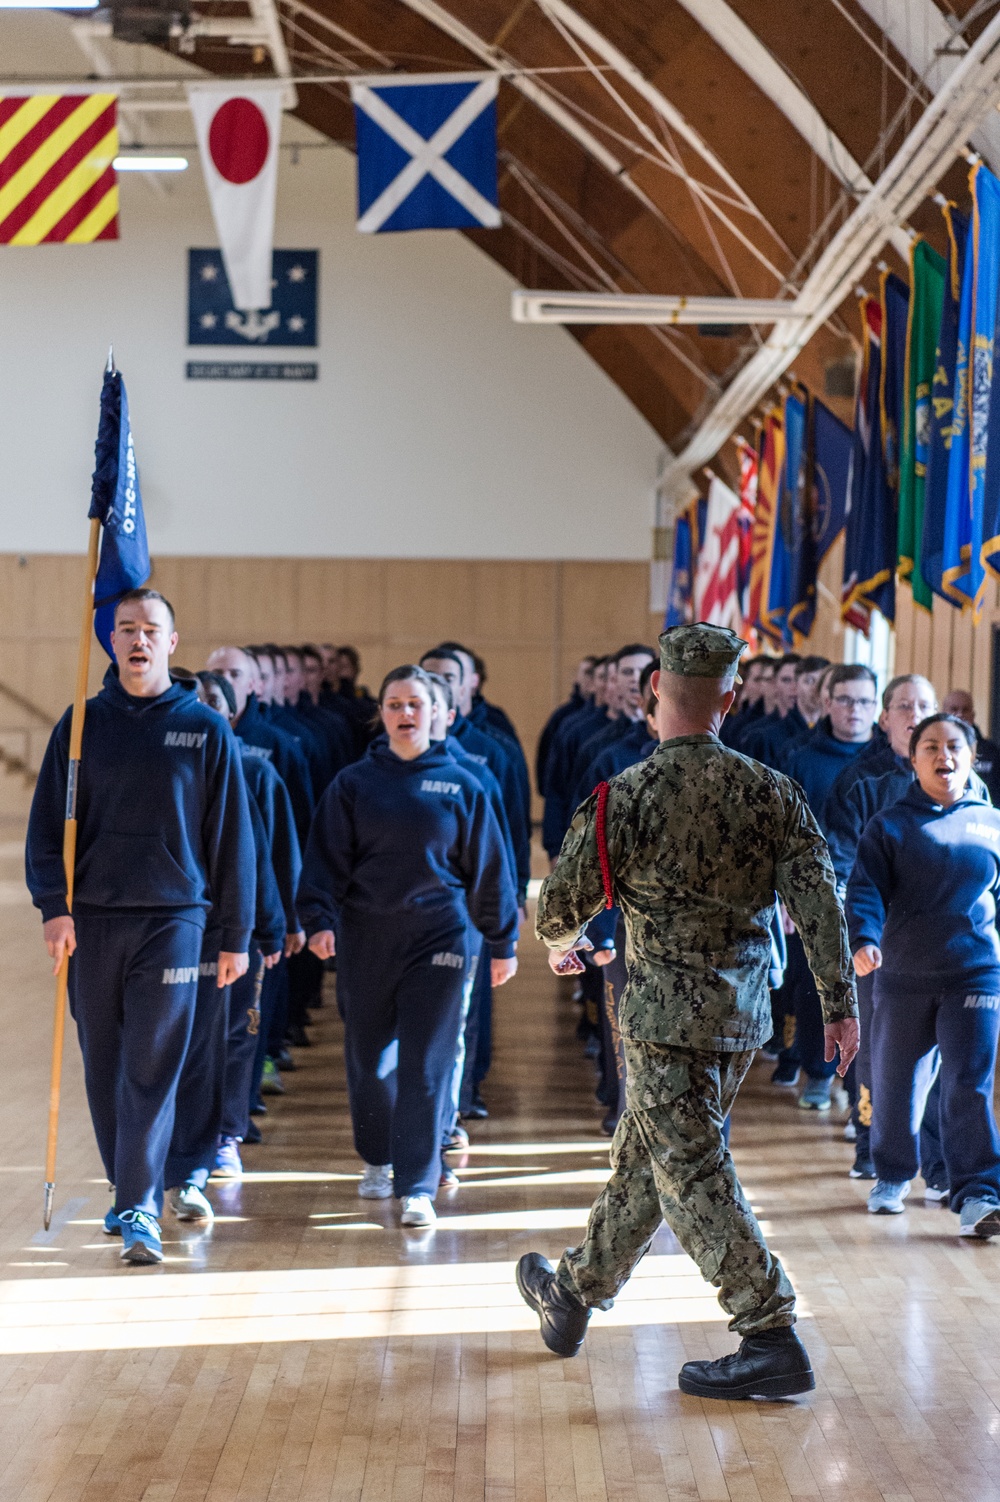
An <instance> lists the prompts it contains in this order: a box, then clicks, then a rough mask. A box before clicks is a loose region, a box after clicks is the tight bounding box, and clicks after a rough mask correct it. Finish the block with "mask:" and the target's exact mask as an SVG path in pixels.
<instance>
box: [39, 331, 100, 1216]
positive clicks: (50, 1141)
mask: <svg viewBox="0 0 1000 1502" xmlns="http://www.w3.org/2000/svg"><path fill="white" fill-rule="evenodd" d="M107 368H108V370H109V371H113V370H114V368H115V365H114V354H113V353H112V352H111V351H109V352H108V365H107ZM100 545H101V521H100V518H99V517H96V516H95V517H92V518H91V521H90V545H89V547H88V549H87V587H86V589H85V591H84V596H83V616H82V619H81V622H80V646H79V649H78V652H77V659H76V693H75V694H74V696H73V717H72V719H71V720H70V727H69V767H68V768H67V774H66V822H65V824H64V825H63V869H64V871H65V873H66V907H67V909H68V911H69V912H70V913H72V911H73V885H74V878H75V876H76V795H77V790H78V785H79V777H80V752H81V750H82V748H83V721H84V716H85V715H86V712H87V679H88V677H89V674H90V643H91V640H92V638H93V635H94V581H95V579H96V578H97V559H98V554H99V552H100ZM68 983H69V955H68V954H64V955H63V961H62V964H61V965H60V966H59V971H58V974H57V975H56V1004H55V1018H54V1022H53V1027H52V1068H51V1072H50V1075H49V1129H48V1138H47V1141H46V1144H45V1216H44V1220H45V1229H46V1230H48V1229H49V1226H50V1225H51V1223H52V1204H53V1201H54V1199H55V1193H56V1148H57V1146H58V1143H59V1101H60V1096H61V1092H62V1064H63V1040H64V1038H65V1036H66V989H67V986H68Z"/></svg>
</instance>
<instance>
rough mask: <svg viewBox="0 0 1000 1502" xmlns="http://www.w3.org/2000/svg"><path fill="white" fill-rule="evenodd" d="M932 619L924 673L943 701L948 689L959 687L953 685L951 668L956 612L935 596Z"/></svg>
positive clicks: (923, 612) (921, 612) (923, 613)
mask: <svg viewBox="0 0 1000 1502" xmlns="http://www.w3.org/2000/svg"><path fill="white" fill-rule="evenodd" d="M920 614H921V615H926V614H927V612H926V611H925V610H922V611H920ZM932 618H933V628H932V631H931V650H930V656H929V659H928V665H927V670H926V671H927V676H928V678H929V679H930V680H931V682H932V683H933V685H934V687H935V688H936V689H937V693H938V698H939V699H943V698H944V696H945V694H946V693H947V692H948V690H949V689H950V688H955V687H956V686H959V685H956V683H955V672H954V668H953V666H952V640H953V626H954V622H955V620H957V619H958V612H957V611H956V610H953V609H952V608H951V606H950V605H949V604H948V603H947V602H946V601H945V600H941V599H939V598H938V596H937V595H935V596H934V608H933V612H932ZM961 686H964V685H961Z"/></svg>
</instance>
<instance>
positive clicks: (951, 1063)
mask: <svg viewBox="0 0 1000 1502" xmlns="http://www.w3.org/2000/svg"><path fill="white" fill-rule="evenodd" d="M998 1036H1000V996H997V995H986V994H980V993H978V992H971V993H970V992H968V991H966V990H961V991H946V992H944V993H940V994H938V995H933V996H919V995H914V994H913V992H911V991H907V992H904V991H896V990H893V989H891V988H890V987H887V986H886V985H885V983H884V981H883V980H882V978H881V976H879V975H876V978H875V991H874V997H873V1005H872V1095H873V1099H874V1102H875V1110H874V1113H873V1121H872V1138H871V1140H872V1157H873V1159H874V1162H875V1171H876V1173H877V1174H878V1176H879V1178H880V1179H888V1180H889V1181H890V1182H892V1183H897V1184H898V1183H903V1182H904V1181H907V1180H909V1179H912V1178H913V1177H914V1176H915V1175H916V1173H917V1169H918V1165H919V1154H918V1144H917V1137H918V1132H919V1128H920V1120H921V1117H922V1116H923V1109H924V1101H925V1100H926V1094H927V1088H928V1087H929V1085H930V1083H931V1080H932V1078H933V1075H932V1069H933V1058H934V1055H933V1050H934V1048H935V1045H936V1046H937V1047H938V1048H939V1049H940V1051H941V1075H940V1079H941V1146H942V1149H943V1153H944V1161H945V1166H946V1167H947V1170H948V1184H949V1188H950V1190H951V1208H952V1209H953V1210H960V1209H961V1207H962V1204H963V1202H964V1201H965V1200H967V1199H986V1200H997V1201H1000V1133H998V1131H997V1123H996V1117H995V1115H994V1113H993V1073H994V1069H995V1067H996V1057H997V1039H998Z"/></svg>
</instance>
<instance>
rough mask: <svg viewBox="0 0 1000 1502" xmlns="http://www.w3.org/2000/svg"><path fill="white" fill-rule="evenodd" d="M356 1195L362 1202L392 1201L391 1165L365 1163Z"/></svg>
mask: <svg viewBox="0 0 1000 1502" xmlns="http://www.w3.org/2000/svg"><path fill="white" fill-rule="evenodd" d="M358 1194H359V1195H360V1197H361V1198H362V1199H363V1200H388V1199H392V1164H391V1163H383V1164H381V1165H379V1164H377V1163H366V1164H365V1171H364V1173H363V1174H362V1175H361V1182H360V1183H359V1184H358Z"/></svg>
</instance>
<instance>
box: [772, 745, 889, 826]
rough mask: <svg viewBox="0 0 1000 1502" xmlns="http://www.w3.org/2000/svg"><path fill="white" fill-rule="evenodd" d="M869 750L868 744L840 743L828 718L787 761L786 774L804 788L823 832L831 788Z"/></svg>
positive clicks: (785, 763)
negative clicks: (824, 812) (851, 764)
mask: <svg viewBox="0 0 1000 1502" xmlns="http://www.w3.org/2000/svg"><path fill="white" fill-rule="evenodd" d="M867 749H868V742H867V741H838V740H837V737H836V736H835V735H834V734H833V731H832V730H831V729H830V721H829V718H827V719H824V720H820V722H819V724H818V725H817V726H816V728H815V729H814V730H813V731H812V733H811V734H810V735H808V736H807V737H806V738H805V740H801V741H798V742H797V743H796V745H795V749H794V750H793V751H792V752H791V753H790V754H789V755H788V756H787V757H786V758H785V759H784V765H783V770H784V771H785V772H786V773H787V774H788V776H789V777H794V779H795V781H796V782H797V783H798V784H799V785H800V787H801V788H802V791H803V792H804V793H805V795H806V797H807V799H808V800H809V807H810V808H811V809H812V811H813V813H814V814H815V815H816V820H817V823H818V824H819V826H820V828H821V829H822V828H823V809H824V807H825V805H826V799H827V794H828V793H829V791H830V789H831V787H832V786H833V784H834V782H835V781H836V780H837V778H838V777H839V775H840V773H841V772H842V771H843V770H844V768H845V767H846V765H847V763H848V762H849V761H853V760H854V758H855V757H856V756H860V755H861V754H862V752H863V751H866V750H867Z"/></svg>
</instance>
